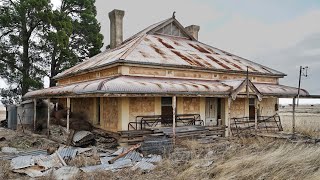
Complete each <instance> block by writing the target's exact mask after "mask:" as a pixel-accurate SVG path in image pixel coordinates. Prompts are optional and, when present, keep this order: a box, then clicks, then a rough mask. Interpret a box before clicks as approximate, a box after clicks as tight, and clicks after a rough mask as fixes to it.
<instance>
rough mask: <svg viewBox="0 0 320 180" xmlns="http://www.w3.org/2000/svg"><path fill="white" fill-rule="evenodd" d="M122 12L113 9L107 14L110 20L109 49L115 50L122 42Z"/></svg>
mask: <svg viewBox="0 0 320 180" xmlns="http://www.w3.org/2000/svg"><path fill="white" fill-rule="evenodd" d="M124 14H125V13H124V11H122V10H118V9H114V10H112V11H111V12H109V19H110V48H111V49H113V48H116V47H117V46H118V45H119V44H121V43H122V41H123V16H124Z"/></svg>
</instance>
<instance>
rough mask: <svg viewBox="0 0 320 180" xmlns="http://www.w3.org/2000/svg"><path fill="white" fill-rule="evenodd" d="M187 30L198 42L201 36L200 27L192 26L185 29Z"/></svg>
mask: <svg viewBox="0 0 320 180" xmlns="http://www.w3.org/2000/svg"><path fill="white" fill-rule="evenodd" d="M185 29H186V30H187V31H188V32H189V33H190V34H191V35H192V36H193V37H194V38H195V39H196V40H198V34H199V30H200V26H197V25H190V26H187V27H185Z"/></svg>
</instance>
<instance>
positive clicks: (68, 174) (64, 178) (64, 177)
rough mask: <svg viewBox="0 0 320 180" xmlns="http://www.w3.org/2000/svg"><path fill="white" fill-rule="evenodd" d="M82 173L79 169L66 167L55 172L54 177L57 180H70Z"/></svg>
mask: <svg viewBox="0 0 320 180" xmlns="http://www.w3.org/2000/svg"><path fill="white" fill-rule="evenodd" d="M79 172H80V170H79V168H77V167H71V166H64V167H61V168H59V169H58V170H56V171H54V172H53V176H54V178H55V179H56V180H68V179H74V177H75V176H76V175H77V174H78V173H79Z"/></svg>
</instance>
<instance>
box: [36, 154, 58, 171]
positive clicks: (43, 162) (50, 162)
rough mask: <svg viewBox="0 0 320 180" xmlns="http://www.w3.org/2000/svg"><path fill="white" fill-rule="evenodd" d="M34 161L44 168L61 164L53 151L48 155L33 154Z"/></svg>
mask: <svg viewBox="0 0 320 180" xmlns="http://www.w3.org/2000/svg"><path fill="white" fill-rule="evenodd" d="M34 161H35V163H36V164H37V165H39V166H41V167H44V169H45V170H47V169H50V168H53V167H61V166H62V164H61V161H60V159H59V157H58V155H57V154H56V153H53V154H51V155H50V156H44V155H40V156H35V157H34Z"/></svg>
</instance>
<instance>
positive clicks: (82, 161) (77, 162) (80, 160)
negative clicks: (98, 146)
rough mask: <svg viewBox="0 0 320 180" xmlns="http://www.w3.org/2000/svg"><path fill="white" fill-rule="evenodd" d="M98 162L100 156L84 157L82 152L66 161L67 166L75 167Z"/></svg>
mask: <svg viewBox="0 0 320 180" xmlns="http://www.w3.org/2000/svg"><path fill="white" fill-rule="evenodd" d="M98 164H100V158H99V157H98V156H93V157H86V156H84V155H82V154H81V155H79V156H76V157H75V158H73V159H72V160H70V161H69V162H68V165H69V166H75V167H84V166H93V165H98Z"/></svg>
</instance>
